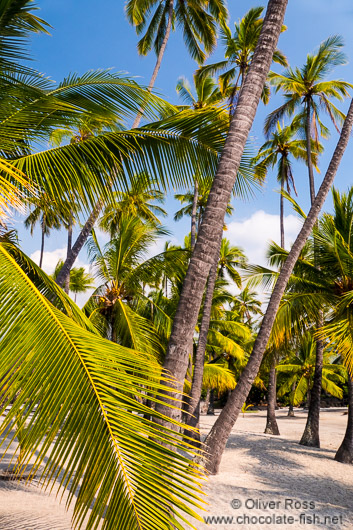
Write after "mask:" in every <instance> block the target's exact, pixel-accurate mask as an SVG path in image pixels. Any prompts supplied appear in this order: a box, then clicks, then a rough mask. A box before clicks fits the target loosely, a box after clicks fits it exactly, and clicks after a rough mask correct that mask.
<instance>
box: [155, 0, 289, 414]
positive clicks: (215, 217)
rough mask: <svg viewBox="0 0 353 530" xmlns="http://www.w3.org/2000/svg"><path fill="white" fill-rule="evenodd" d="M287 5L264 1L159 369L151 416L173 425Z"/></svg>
mask: <svg viewBox="0 0 353 530" xmlns="http://www.w3.org/2000/svg"><path fill="white" fill-rule="evenodd" d="M287 1H288V0H270V1H269V4H268V9H267V12H266V16H265V19H264V23H263V27H262V31H261V35H260V38H259V40H258V44H257V46H256V50H255V53H254V57H253V60H252V63H251V66H250V68H249V71H248V74H247V76H246V79H245V81H244V85H243V88H242V90H241V92H240V96H239V99H238V104H237V107H236V109H235V113H234V116H233V119H232V121H231V124H230V128H229V133H228V136H227V139H226V142H225V145H224V148H223V152H222V155H221V158H220V162H219V166H218V170H217V173H216V176H215V178H214V181H213V184H212V188H211V191H210V194H209V197H208V202H207V207H206V209H205V212H204V215H203V219H202V224H201V226H200V230H199V232H198V237H197V241H196V245H195V250H194V252H193V254H192V257H191V260H190V263H189V267H188V271H187V274H186V276H185V280H184V284H183V289H182V292H181V296H180V299H179V304H178V308H177V312H176V315H175V318H174V321H173V329H172V333H171V336H170V340H169V344H168V349H167V353H166V359H165V363H164V369H165V370H166V372H168V373H169V374H171V375H172V376H173V377H174V379H175V383H174V389H175V390H174V392H165V398H164V400H165V402H166V403H164V402H163V400H162V399H161V403H158V404H157V405H156V410H157V412H159V413H163V414H164V415H166V416H169V417H171V418H173V419H176V420H179V419H180V411H178V409H177V408H171V407H169V406H168V405H167V402H169V403H170V402H171V403H175V399H179V398H180V396H181V391H182V386H183V381H184V377H185V373H186V369H187V365H188V345H189V344H190V341H191V339H192V336H193V333H194V330H195V326H196V323H197V317H198V313H199V310H200V305H201V301H202V294H203V291H204V288H205V285H206V281H207V278H208V275H209V271H210V268H211V266H212V264H213V263H214V261H215V259H216V257H217V254H218V248H219V246H218V245H219V239H220V237H221V235H222V231H223V224H224V216H225V213H226V208H227V204H228V202H229V200H230V197H231V193H232V189H233V186H234V182H235V179H236V176H237V171H238V169H239V164H240V160H241V157H242V153H243V150H244V146H245V143H246V140H247V137H248V135H249V132H250V129H251V126H252V123H253V121H254V117H255V114H256V110H257V106H258V104H259V100H260V97H261V94H262V90H263V86H264V84H265V81H266V78H267V75H268V72H269V69H270V66H271V62H272V56H273V52H274V50H275V49H276V46H277V42H278V37H279V35H280V32H281V29H282V24H283V20H284V14H285V10H286V7H287Z"/></svg>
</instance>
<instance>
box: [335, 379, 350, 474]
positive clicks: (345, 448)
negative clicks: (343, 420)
mask: <svg viewBox="0 0 353 530" xmlns="http://www.w3.org/2000/svg"><path fill="white" fill-rule="evenodd" d="M347 383H348V422H347V429H346V434H345V435H344V438H343V442H342V443H341V445H340V447H339V449H338V451H337V453H336V455H335V460H337V462H342V463H343V464H353V380H352V378H351V376H350V375H349V374H348V381H347Z"/></svg>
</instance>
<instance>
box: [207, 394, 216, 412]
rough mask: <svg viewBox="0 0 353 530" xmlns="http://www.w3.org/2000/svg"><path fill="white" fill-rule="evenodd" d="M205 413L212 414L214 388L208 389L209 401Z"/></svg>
mask: <svg viewBox="0 0 353 530" xmlns="http://www.w3.org/2000/svg"><path fill="white" fill-rule="evenodd" d="M207 415H208V416H214V389H213V388H212V389H211V390H210V401H209V403H208V407H207Z"/></svg>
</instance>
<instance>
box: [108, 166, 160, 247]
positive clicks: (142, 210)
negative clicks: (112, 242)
mask: <svg viewBox="0 0 353 530" xmlns="http://www.w3.org/2000/svg"><path fill="white" fill-rule="evenodd" d="M153 185H154V186H155V187H153ZM164 200H165V199H164V193H163V192H162V191H160V190H159V189H158V187H157V182H154V180H153V179H152V178H151V177H149V176H146V175H144V174H143V173H140V174H139V175H135V176H134V178H133V180H132V182H131V184H130V188H129V189H128V190H127V191H118V192H116V193H115V203H114V204H109V205H108V206H107V207H106V208H105V210H104V212H103V214H102V216H101V218H100V220H99V228H101V229H102V230H105V231H107V232H110V234H111V236H112V237H113V235H114V234H115V232H116V230H117V228H118V226H119V221H120V219H121V217H122V215H127V214H129V215H132V216H136V217H139V218H140V219H142V220H144V221H148V222H150V223H155V224H161V222H160V220H159V219H158V217H157V215H159V216H160V215H162V216H163V217H165V216H166V215H167V212H166V211H165V210H163V208H162V207H161V206H159V205H158V204H155V203H159V204H163V203H164Z"/></svg>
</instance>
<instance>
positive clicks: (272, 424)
mask: <svg viewBox="0 0 353 530" xmlns="http://www.w3.org/2000/svg"><path fill="white" fill-rule="evenodd" d="M264 433H265V434H274V435H275V436H278V435H279V434H280V432H279V428H278V425H277V421H276V419H275V420H274V421H273V420H267V424H266V428H265V431H264Z"/></svg>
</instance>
